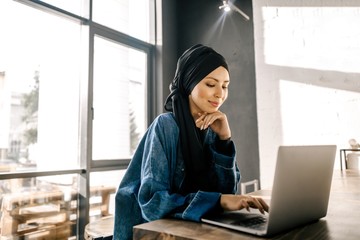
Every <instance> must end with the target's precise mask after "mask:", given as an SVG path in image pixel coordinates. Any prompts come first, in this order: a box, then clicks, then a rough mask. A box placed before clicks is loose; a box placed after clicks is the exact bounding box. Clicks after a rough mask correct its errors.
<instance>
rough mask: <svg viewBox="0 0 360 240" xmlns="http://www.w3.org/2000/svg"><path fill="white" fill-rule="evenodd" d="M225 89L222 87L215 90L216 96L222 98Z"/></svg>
mask: <svg viewBox="0 0 360 240" xmlns="http://www.w3.org/2000/svg"><path fill="white" fill-rule="evenodd" d="M222 90H223V89H222V88H217V89H216V91H215V97H216V98H222V96H223V91H222Z"/></svg>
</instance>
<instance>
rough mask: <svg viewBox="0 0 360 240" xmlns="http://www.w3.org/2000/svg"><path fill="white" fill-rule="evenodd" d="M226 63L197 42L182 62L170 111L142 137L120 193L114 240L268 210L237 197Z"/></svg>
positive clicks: (253, 200)
mask: <svg viewBox="0 0 360 240" xmlns="http://www.w3.org/2000/svg"><path fill="white" fill-rule="evenodd" d="M229 83H230V77H229V72H228V66H227V63H226V61H225V59H224V58H223V57H222V56H221V55H220V54H218V53H217V52H215V51H214V50H213V49H212V48H209V47H206V46H203V45H200V44H198V45H195V46H193V47H191V48H190V49H188V50H186V51H185V52H184V53H183V55H182V56H181V57H180V58H179V60H178V64H177V69H176V73H175V77H174V79H173V81H172V83H171V85H170V90H171V93H170V95H169V96H168V98H167V100H166V103H165V109H166V110H168V111H170V112H169V113H164V114H161V115H159V116H158V117H157V118H156V119H155V120H154V122H153V123H152V124H151V126H150V127H149V128H148V130H147V132H146V133H145V135H144V137H143V138H142V140H141V142H140V144H139V146H138V148H137V150H136V152H135V154H134V157H133V159H132V161H131V163H130V165H129V167H128V170H127V172H126V174H125V176H124V178H123V180H122V182H121V183H120V186H119V189H118V191H117V194H116V206H115V208H116V209H115V225H114V239H116V240H118V239H132V227H133V226H134V225H137V224H140V223H144V222H147V221H152V220H156V219H160V218H164V217H175V218H180V219H185V220H191V221H200V219H201V217H202V216H203V215H204V214H207V213H209V212H212V211H219V210H239V209H242V208H246V209H249V207H253V208H258V209H259V211H261V212H262V213H264V211H267V210H268V206H267V205H266V203H265V202H264V201H263V200H262V199H260V198H253V197H250V196H244V195H235V193H236V191H237V185H238V182H239V180H240V173H239V171H238V168H237V165H236V159H235V146H234V143H233V142H232V141H231V131H230V127H229V124H228V121H227V118H226V115H225V114H224V113H222V112H220V111H219V108H220V106H221V105H222V104H223V103H224V101H225V100H226V99H227V96H228V86H229Z"/></svg>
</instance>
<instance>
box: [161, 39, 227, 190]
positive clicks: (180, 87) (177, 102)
mask: <svg viewBox="0 0 360 240" xmlns="http://www.w3.org/2000/svg"><path fill="white" fill-rule="evenodd" d="M220 66H223V67H224V68H226V70H228V65H227V63H226V61H225V59H224V57H223V56H222V55H220V54H219V53H217V52H216V51H215V50H213V49H212V48H210V47H207V46H204V45H201V44H197V45H195V46H192V47H191V48H189V49H188V50H186V51H185V52H184V53H183V54H182V55H181V56H180V58H179V59H178V62H177V68H176V72H175V77H174V79H173V81H172V83H171V84H170V94H169V96H168V97H167V99H166V102H165V105H164V108H165V109H166V110H167V111H171V112H173V113H174V115H175V119H176V121H177V124H178V126H179V129H180V150H181V151H182V156H183V159H184V162H185V181H184V183H183V185H182V187H181V190H180V191H181V192H182V193H189V192H195V191H198V190H203V191H206V190H211V184H210V182H209V181H211V180H214V179H209V172H208V168H209V164H210V163H209V159H208V157H207V152H208V150H207V149H206V147H205V146H204V144H203V140H204V136H205V134H206V132H207V131H206V130H205V131H200V130H199V129H198V128H197V127H196V125H195V122H194V119H193V117H192V115H191V112H190V107H189V95H190V93H191V91H192V90H193V88H194V87H195V86H196V85H197V84H198V83H199V82H200V81H201V80H202V79H203V78H205V77H206V76H207V75H208V74H209V73H211V72H212V71H213V70H215V69H216V68H218V67H220ZM178 156H179V154H178Z"/></svg>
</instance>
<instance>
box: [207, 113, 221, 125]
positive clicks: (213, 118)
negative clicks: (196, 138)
mask: <svg viewBox="0 0 360 240" xmlns="http://www.w3.org/2000/svg"><path fill="white" fill-rule="evenodd" d="M219 117H220V116H219V115H217V114H211V115H207V116H206V117H205V118H204V123H203V127H204V129H206V128H208V127H209V126H210V125H211V124H213V123H214V122H215V121H216V120H217V119H219Z"/></svg>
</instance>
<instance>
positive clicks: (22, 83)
mask: <svg viewBox="0 0 360 240" xmlns="http://www.w3.org/2000/svg"><path fill="white" fill-rule="evenodd" d="M135 2H136V1H135ZM135 2H134V1H131V0H117V1H115V0H113V1H97V0H93V4H92V9H90V7H89V6H90V4H89V3H90V2H89V1H87V0H80V1H79V0H78V1H75V0H74V1H57V0H47V1H32V0H19V1H10V0H8V1H0V9H1V10H2V13H1V14H0V29H1V38H0V205H1V206H0V207H1V208H2V212H1V213H0V217H1V220H0V229H1V237H5V238H12V237H22V236H25V234H26V236H28V237H29V238H34V237H35V236H41V237H42V238H49V239H52V238H54V236H55V235H56V236H62V238H65V239H83V237H84V236H83V233H84V229H85V225H86V224H87V223H88V222H89V221H93V220H95V219H97V218H99V217H102V216H106V215H111V214H113V212H114V199H113V198H114V195H115V191H116V188H117V187H118V184H119V183H120V181H121V179H122V176H123V174H124V173H125V170H126V167H127V165H128V163H129V161H130V159H131V157H132V155H133V153H134V150H135V148H136V146H137V144H138V142H139V140H140V138H141V137H142V135H143V133H144V131H145V129H146V127H147V124H148V122H149V119H150V118H152V117H153V116H154V112H156V109H154V107H153V106H156V105H155V104H153V103H154V101H156V100H154V99H155V97H154V96H156V93H155V92H154V91H155V90H154V89H155V88H154V87H152V85H153V84H154V79H152V75H153V69H152V66H153V63H152V61H153V58H154V56H153V52H154V50H153V49H154V45H152V44H151V43H150V42H151V41H152V39H153V38H154V36H153V32H154V30H153V29H152V27H153V26H154V24H153V23H154V20H153V16H155V14H154V12H153V11H154V9H155V7H154V6H153V5H154V1H153V0H143V1H138V2H136V3H135ZM23 3H26V4H23ZM115 6H116V8H114V7H115ZM91 10H92V14H93V16H94V19H90V18H89V17H88V16H91V14H90V11H91ZM110 10H113V11H110ZM15 12H16V14H13V13H15ZM120 13H121V14H120ZM122 13H126V14H122ZM138 14H140V15H138ZM119 15H120V16H119ZM119 19H120V22H118V20H119ZM134 19H138V20H139V21H135V20H134ZM104 176H106V178H105V177H104ZM29 203H32V204H29ZM13 206H17V208H16V209H15V210H14V209H13V208H12V207H13ZM79 206H82V207H81V208H79ZM15 212H16V214H17V215H16V214H15V215H16V216H15V215H14V213H15ZM40 213H41V217H40ZM29 216H32V218H31V219H30V218H29ZM15 219H17V220H16V221H15ZM18 219H21V221H18ZM14 223H16V224H14ZM50 223H51V224H50Z"/></svg>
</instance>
